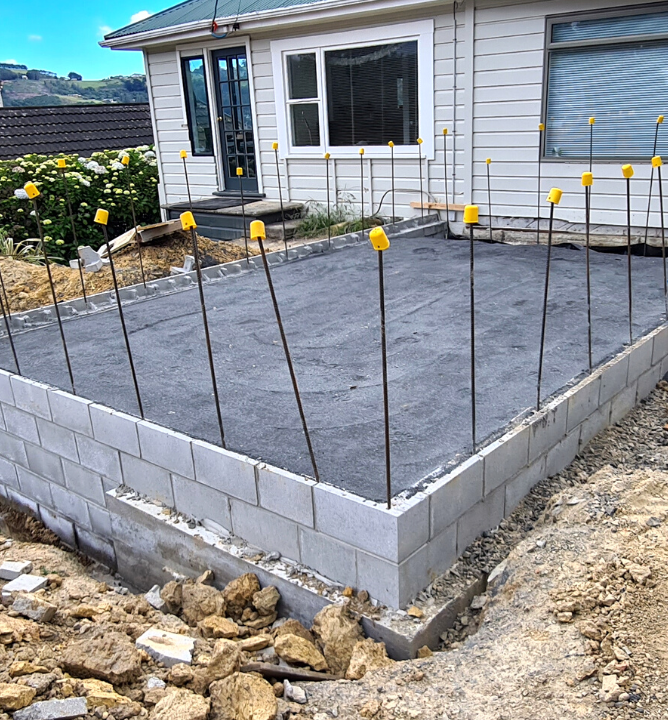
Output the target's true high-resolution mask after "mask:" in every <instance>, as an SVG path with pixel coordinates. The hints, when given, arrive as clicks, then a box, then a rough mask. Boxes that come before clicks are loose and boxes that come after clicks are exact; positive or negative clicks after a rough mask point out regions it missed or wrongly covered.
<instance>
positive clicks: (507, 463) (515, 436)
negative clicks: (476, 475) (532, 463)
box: [480, 426, 531, 495]
mask: <svg viewBox="0 0 668 720" xmlns="http://www.w3.org/2000/svg"><path fill="white" fill-rule="evenodd" d="M530 434H531V431H530V429H529V427H527V426H524V427H519V428H516V429H515V430H513V431H511V432H509V433H506V434H505V435H504V436H503V437H501V438H499V439H498V440H496V441H495V442H493V443H492V444H491V445H488V446H487V447H486V448H485V449H484V450H482V451H481V452H480V456H481V457H482V458H483V460H484V468H485V469H484V484H483V488H484V489H483V494H484V495H489V494H490V493H491V492H492V491H493V490H496V488H497V487H499V485H501V484H502V483H504V482H505V481H506V480H508V479H510V478H511V477H513V476H514V475H516V474H517V473H518V472H519V471H520V470H521V469H522V468H523V467H525V466H526V465H527V463H528V462H529V436H530Z"/></svg>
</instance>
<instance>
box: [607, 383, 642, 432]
mask: <svg viewBox="0 0 668 720" xmlns="http://www.w3.org/2000/svg"><path fill="white" fill-rule="evenodd" d="M637 394H638V387H637V385H636V384H635V383H634V384H633V385H631V386H630V387H627V388H624V389H623V390H622V391H621V392H620V393H618V394H617V395H615V396H614V397H613V398H612V400H611V402H610V424H611V425H616V424H617V423H618V422H619V421H620V420H621V419H622V418H623V417H624V416H625V415H627V414H628V413H629V412H631V410H633V408H634V407H635V404H636V395H637Z"/></svg>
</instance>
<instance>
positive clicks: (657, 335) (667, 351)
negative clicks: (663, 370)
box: [652, 325, 668, 365]
mask: <svg viewBox="0 0 668 720" xmlns="http://www.w3.org/2000/svg"><path fill="white" fill-rule="evenodd" d="M653 335H654V344H653V345H652V365H657V364H659V363H661V361H662V360H663V359H664V358H666V357H668V325H664V326H663V327H661V328H659V329H658V330H655V331H654V333H653Z"/></svg>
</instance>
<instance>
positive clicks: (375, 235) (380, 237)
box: [369, 227, 390, 252]
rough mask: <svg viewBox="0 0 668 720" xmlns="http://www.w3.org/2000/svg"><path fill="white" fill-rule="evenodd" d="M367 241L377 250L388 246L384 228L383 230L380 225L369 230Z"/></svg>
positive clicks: (388, 242)
mask: <svg viewBox="0 0 668 720" xmlns="http://www.w3.org/2000/svg"><path fill="white" fill-rule="evenodd" d="M369 241H370V242H371V247H372V248H373V249H374V250H378V251H379V252H380V251H381V250H387V248H389V247H390V241H389V240H388V239H387V235H386V234H385V230H383V228H382V227H375V228H373V230H371V231H370V232H369Z"/></svg>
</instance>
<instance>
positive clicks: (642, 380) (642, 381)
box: [636, 365, 661, 402]
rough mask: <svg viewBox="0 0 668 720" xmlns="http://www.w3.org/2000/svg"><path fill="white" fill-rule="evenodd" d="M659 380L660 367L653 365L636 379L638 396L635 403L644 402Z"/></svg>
mask: <svg viewBox="0 0 668 720" xmlns="http://www.w3.org/2000/svg"><path fill="white" fill-rule="evenodd" d="M660 379H661V365H653V366H652V367H651V368H650V369H649V370H648V371H647V372H645V373H643V374H642V375H641V376H640V377H639V378H638V394H637V395H636V402H640V401H641V400H644V399H645V398H646V397H647V396H648V395H649V394H650V393H651V392H652V391H653V390H654V389H655V388H656V384H657V383H658V382H659V380H660Z"/></svg>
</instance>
